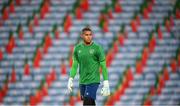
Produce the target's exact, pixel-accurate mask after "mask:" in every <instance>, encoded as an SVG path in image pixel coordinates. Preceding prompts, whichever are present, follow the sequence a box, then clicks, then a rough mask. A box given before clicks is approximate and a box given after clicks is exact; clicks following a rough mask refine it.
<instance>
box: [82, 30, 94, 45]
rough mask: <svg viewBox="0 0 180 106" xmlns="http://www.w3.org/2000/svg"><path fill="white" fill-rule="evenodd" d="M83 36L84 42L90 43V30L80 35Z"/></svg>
mask: <svg viewBox="0 0 180 106" xmlns="http://www.w3.org/2000/svg"><path fill="white" fill-rule="evenodd" d="M81 37H82V38H83V41H84V43H85V44H91V42H92V32H91V31H84V32H83V34H82V35H81Z"/></svg>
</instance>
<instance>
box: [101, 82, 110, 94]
mask: <svg viewBox="0 0 180 106" xmlns="http://www.w3.org/2000/svg"><path fill="white" fill-rule="evenodd" d="M101 95H103V96H108V95H110V89H109V82H108V80H105V81H104V82H103V88H102V89H101Z"/></svg>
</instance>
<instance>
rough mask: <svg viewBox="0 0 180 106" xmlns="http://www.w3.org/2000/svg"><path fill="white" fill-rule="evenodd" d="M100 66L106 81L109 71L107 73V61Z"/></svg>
mask: <svg viewBox="0 0 180 106" xmlns="http://www.w3.org/2000/svg"><path fill="white" fill-rule="evenodd" d="M100 66H101V68H102V74H103V78H104V80H108V71H107V67H106V61H105V60H104V61H102V62H100Z"/></svg>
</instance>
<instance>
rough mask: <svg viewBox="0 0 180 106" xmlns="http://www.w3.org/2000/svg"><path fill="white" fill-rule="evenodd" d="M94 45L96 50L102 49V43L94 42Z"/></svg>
mask: <svg viewBox="0 0 180 106" xmlns="http://www.w3.org/2000/svg"><path fill="white" fill-rule="evenodd" d="M94 47H95V48H96V49H98V50H101V49H102V45H100V44H98V43H95V42H94Z"/></svg>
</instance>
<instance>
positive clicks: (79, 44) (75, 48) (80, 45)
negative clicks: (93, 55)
mask: <svg viewBox="0 0 180 106" xmlns="http://www.w3.org/2000/svg"><path fill="white" fill-rule="evenodd" d="M82 46H83V45H82V43H81V42H80V43H78V44H76V45H75V47H74V50H77V49H79V48H81V47H82Z"/></svg>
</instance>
